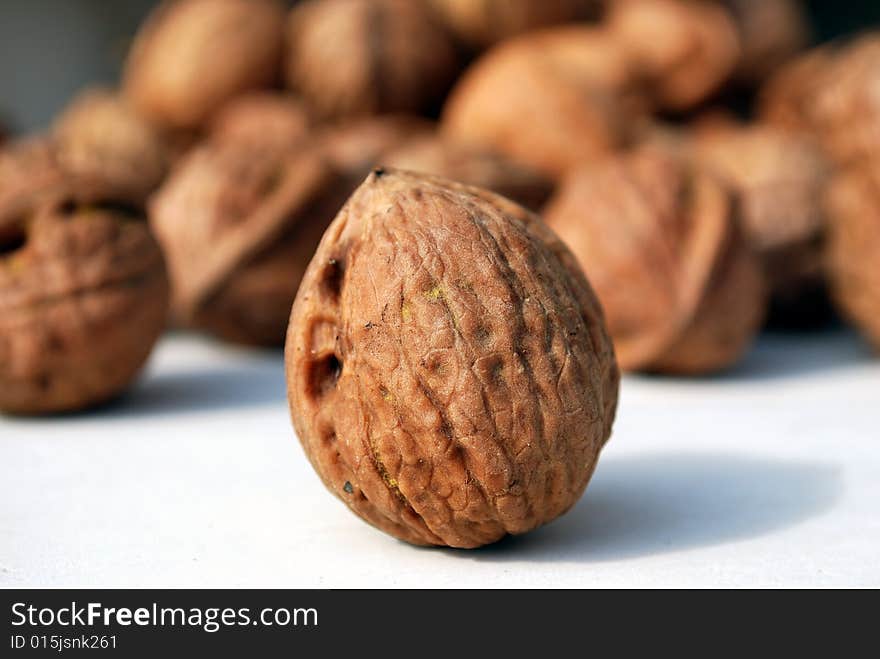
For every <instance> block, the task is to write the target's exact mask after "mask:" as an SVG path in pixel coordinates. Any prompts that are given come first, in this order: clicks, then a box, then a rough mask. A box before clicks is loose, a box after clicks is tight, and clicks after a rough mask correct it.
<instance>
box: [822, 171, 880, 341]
mask: <svg viewBox="0 0 880 659" xmlns="http://www.w3.org/2000/svg"><path fill="white" fill-rule="evenodd" d="M827 210H828V216H829V223H828V250H827V261H828V262H827V265H828V272H829V275H830V281H831V290H832V294H833V296H834V299H835V300H836V301H837V303H838V304H839V306H840V308H841V309H842V310H843V311H844V312H845V313H846V315H847V316H848V317H849V318H850V319H852V321H853V322H854V323H855V324H856V326H858V327H859V328H860V329H861V330H862V332H863V333H864V334H865V336H866V337H867V338H868V339H869V340H870V341H871V342H872V343H873V345H874V347H875V348H876V349H877V350H878V351H880V172H878V171H877V170H876V169H867V168H851V169H848V170H845V171H843V172H841V173H840V174H838V175H837V176H836V177H835V178H834V179H833V181H832V183H831V185H830V188H829V192H828V197H827Z"/></svg>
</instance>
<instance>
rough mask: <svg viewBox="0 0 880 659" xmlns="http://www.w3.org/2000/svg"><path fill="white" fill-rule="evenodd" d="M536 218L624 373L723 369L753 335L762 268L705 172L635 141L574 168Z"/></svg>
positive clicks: (759, 312)
mask: <svg viewBox="0 0 880 659" xmlns="http://www.w3.org/2000/svg"><path fill="white" fill-rule="evenodd" d="M544 217H545V218H546V220H547V223H548V224H549V225H550V227H551V228H552V229H554V230H555V231H556V232H557V233H558V234H559V236H560V237H561V238H562V240H563V241H565V242H566V243H567V244H568V246H569V247H570V248H571V250H572V251H573V252H574V254H575V256H577V257H578V259H579V261H580V263H581V265H582V266H583V268H584V271H585V272H586V274H587V277H588V278H589V279H590V282H591V283H592V285H593V286H594V287H595V290H596V293H597V295H598V296H599V300H600V301H601V302H602V306H603V308H604V309H605V313H606V318H607V320H608V326H609V330H610V332H611V336H612V339H613V340H614V345H615V351H616V353H617V357H618V360H619V362H620V365H621V367H622V368H623V369H625V370H644V371H656V372H665V373H671V374H699V373H708V372H713V371H717V370H721V369H723V368H725V367H728V366H730V365H731V364H733V363H734V362H735V361H736V360H737V359H738V358H739V357H740V356H741V355H742V353H743V352H744V351H745V349H746V348H747V347H748V345H749V344H750V342H751V340H752V338H753V337H754V335H755V333H756V332H757V330H758V327H759V325H760V322H761V320H762V316H763V308H764V298H763V280H762V277H761V273H760V267H759V265H758V263H757V261H756V260H755V258H754V256H753V254H752V252H751V250H750V249H749V247H748V246H747V244H746V241H745V239H744V237H743V236H742V235H741V232H740V230H739V226H738V222H737V219H738V218H737V217H736V216H735V206H734V202H733V197H732V195H731V194H730V192H729V191H728V190H727V189H726V187H724V186H722V185H721V184H720V183H719V182H718V181H716V180H715V179H714V178H712V177H710V176H707V175H704V174H702V173H700V172H699V171H697V170H691V169H690V168H689V167H687V166H686V165H684V164H683V163H680V162H678V161H677V160H676V159H674V158H672V157H670V156H668V155H667V154H664V153H660V152H659V151H657V150H656V149H653V148H651V149H641V150H639V151H637V152H635V153H634V154H632V155H628V156H621V157H619V158H617V159H615V160H613V161H609V162H607V163H604V164H602V165H597V166H592V167H586V168H582V169H580V170H577V171H575V172H572V174H571V175H570V176H569V177H567V178H566V180H565V181H564V182H563V184H562V187H561V189H560V190H559V191H558V192H557V194H556V195H555V196H554V198H553V199H551V201H550V202H549V204H548V207H547V208H546V210H545V213H544Z"/></svg>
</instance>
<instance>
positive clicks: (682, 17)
mask: <svg viewBox="0 0 880 659" xmlns="http://www.w3.org/2000/svg"><path fill="white" fill-rule="evenodd" d="M607 20H608V29H609V30H610V31H611V33H612V34H613V35H614V36H615V38H617V39H618V40H619V41H620V43H621V44H622V47H623V48H624V49H625V50H626V51H627V52H628V53H629V55H630V57H631V58H632V60H633V61H634V62H635V64H636V65H637V67H638V69H639V71H640V74H641V76H642V77H644V78H645V79H646V81H647V83H648V85H649V86H650V89H651V92H652V94H651V95H652V96H653V98H654V99H655V101H656V103H657V104H659V105H660V106H661V107H662V108H663V109H667V110H675V111H681V110H688V109H690V108H692V107H694V106H695V105H697V104H699V103H700V102H702V101H704V100H705V99H706V98H708V97H709V95H711V94H712V93H713V92H715V91H717V90H718V88H719V87H720V86H721V85H722V84H723V83H724V82H725V81H726V80H727V79H728V78H729V77H730V75H731V74H732V73H733V71H734V69H735V67H736V64H737V61H738V58H739V56H740V44H739V38H738V36H737V32H736V26H735V25H734V23H733V20H732V18H731V16H730V14H729V13H728V12H727V11H726V10H725V9H724V8H723V7H721V6H718V5H714V4H711V3H708V2H682V1H681V0H618V1H617V2H615V3H613V4H612V6H611V10H610V12H609V15H608V19H607Z"/></svg>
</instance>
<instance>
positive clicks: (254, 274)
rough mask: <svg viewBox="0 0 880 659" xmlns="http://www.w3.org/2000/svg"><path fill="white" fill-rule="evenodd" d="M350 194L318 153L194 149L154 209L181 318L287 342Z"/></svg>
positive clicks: (227, 334)
mask: <svg viewBox="0 0 880 659" xmlns="http://www.w3.org/2000/svg"><path fill="white" fill-rule="evenodd" d="M347 190H348V188H347V187H346V186H345V185H343V184H342V183H341V177H340V175H339V174H337V173H336V172H335V171H334V170H333V169H332V167H330V166H329V165H328V164H327V163H326V162H325V160H324V158H323V157H322V156H321V155H320V154H319V153H318V151H317V149H314V148H305V147H304V148H302V149H297V150H295V151H294V152H293V153H291V154H280V153H278V152H277V151H275V150H271V151H254V150H253V149H250V148H245V147H242V146H241V145H238V144H233V143H228V144H226V143H217V144H211V143H208V144H204V145H202V146H199V147H198V148H196V149H194V150H193V151H192V152H190V153H189V154H188V155H187V157H186V158H185V160H184V161H182V162H181V163H180V165H179V166H178V167H177V168H176V169H175V171H174V172H173V174H172V175H171V176H170V177H169V179H168V180H167V181H166V182H165V184H164V185H163V186H162V188H161V189H160V190H159V192H158V193H157V195H156V196H155V198H154V199H153V200H152V203H151V207H150V223H151V225H152V227H153V231H154V232H155V233H156V237H157V238H158V240H159V243H160V244H161V245H162V248H163V250H164V252H165V255H166V258H167V260H168V268H169V273H170V276H171V282H172V292H173V303H172V307H173V311H174V315H175V317H176V318H177V320H178V321H180V322H182V323H184V324H185V325H189V326H193V327H197V328H201V329H204V330H206V331H208V332H211V333H213V334H215V335H217V336H219V337H222V338H224V339H227V340H230V341H235V342H239V343H245V344H254V345H266V346H277V345H281V344H282V343H283V341H284V335H285V330H286V327H287V320H288V317H289V315H290V306H291V304H292V303H293V299H294V296H295V295H296V291H297V287H298V285H299V282H300V279H301V278H302V274H303V272H304V271H305V268H306V266H307V265H308V262H309V259H310V258H311V256H312V253H313V252H314V249H315V247H316V246H317V244H318V241H319V240H320V238H321V234H322V233H323V231H324V229H325V228H326V227H327V225H328V224H329V223H330V221H331V220H332V219H333V216H334V215H335V213H336V212H337V211H338V209H339V208H340V206H341V205H342V203H343V201H344V200H345V194H346V192H347Z"/></svg>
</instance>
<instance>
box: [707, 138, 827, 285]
mask: <svg viewBox="0 0 880 659" xmlns="http://www.w3.org/2000/svg"><path fill="white" fill-rule="evenodd" d="M695 151H696V154H697V158H698V159H699V160H700V162H702V163H704V164H705V166H706V167H708V168H709V169H711V170H712V171H714V172H715V173H716V174H718V175H720V176H722V177H723V178H724V179H725V180H726V181H727V182H729V183H730V184H731V185H732V186H733V187H734V189H735V190H736V191H737V192H738V193H739V195H740V209H741V211H742V218H743V221H744V226H745V229H746V232H747V234H748V236H749V239H750V240H751V242H752V244H753V245H754V246H755V247H756V249H757V250H758V253H759V255H760V257H761V259H762V261H763V263H764V268H765V273H766V275H767V278H768V283H769V286H770V289H771V290H772V292H774V293H775V294H776V295H778V296H780V297H781V298H784V299H788V300H790V301H792V302H793V301H795V299H796V298H798V297H800V296H801V295H804V294H806V295H808V296H809V293H810V292H811V291H813V290H815V289H817V288H821V282H822V249H823V237H824V229H825V219H824V213H823V208H822V197H823V194H824V191H825V184H826V180H827V178H828V176H829V173H830V170H831V167H830V164H829V163H828V162H827V160H826V158H825V156H824V154H823V152H822V150H821V149H820V148H819V146H818V145H817V144H816V142H815V140H813V139H812V138H811V137H810V136H809V135H808V134H804V133H792V132H788V131H785V130H780V129H776V128H773V127H771V126H764V125H760V124H753V125H750V126H746V127H733V128H730V129H720V130H712V131H704V132H701V133H699V135H698V137H697V139H696V140H695Z"/></svg>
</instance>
